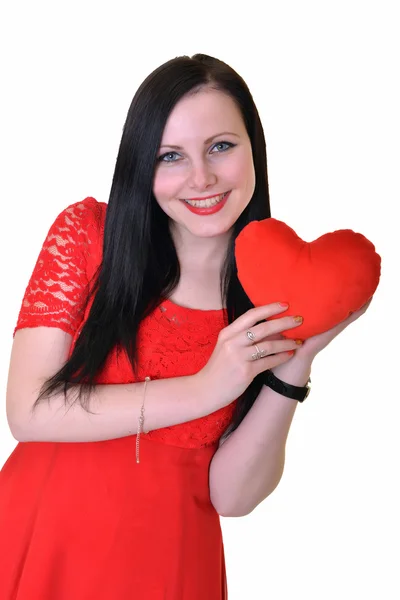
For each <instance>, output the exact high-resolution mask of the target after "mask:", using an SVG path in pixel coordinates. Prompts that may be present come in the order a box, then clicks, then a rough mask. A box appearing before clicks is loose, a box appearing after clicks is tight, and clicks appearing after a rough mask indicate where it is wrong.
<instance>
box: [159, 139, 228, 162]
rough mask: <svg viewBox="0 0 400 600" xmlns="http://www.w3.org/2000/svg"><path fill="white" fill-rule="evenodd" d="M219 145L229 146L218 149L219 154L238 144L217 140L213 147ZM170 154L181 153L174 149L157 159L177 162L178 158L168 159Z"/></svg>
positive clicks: (176, 154)
mask: <svg viewBox="0 0 400 600" xmlns="http://www.w3.org/2000/svg"><path fill="white" fill-rule="evenodd" d="M217 146H227V148H222V150H218V151H217V154H219V153H221V152H226V150H229V148H234V146H236V144H232V143H231V142H217V143H216V144H214V146H213V148H216V147H217ZM214 154H215V153H214ZM168 156H179V154H178V153H177V152H172V151H171V152H165V154H162V155H161V156H159V157H158V158H157V161H158V162H165V163H173V162H177V161H176V160H166V158H167V157H168Z"/></svg>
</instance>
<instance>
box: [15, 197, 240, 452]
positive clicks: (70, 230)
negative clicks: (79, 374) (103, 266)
mask: <svg viewBox="0 0 400 600" xmlns="http://www.w3.org/2000/svg"><path fill="white" fill-rule="evenodd" d="M106 207H107V205H106V204H104V203H99V202H97V201H96V200H95V199H94V198H92V197H88V198H85V200H83V201H82V202H77V203H75V204H72V205H70V206H68V207H67V208H66V209H65V210H63V211H62V212H61V213H60V214H59V215H58V217H57V218H56V220H55V221H54V223H53V225H52V226H51V227H50V230H49V232H48V234H47V236H46V239H45V241H44V243H43V246H42V249H41V251H40V253H39V257H38V259H37V262H36V265H35V268H34V270H33V273H32V275H31V278H30V280H29V283H28V286H27V288H26V291H25V295H24V298H23V301H22V306H21V309H20V312H19V315H18V320H17V325H16V327H15V330H14V334H15V332H16V331H17V330H18V329H21V328H23V327H38V326H47V327H58V328H60V329H62V330H63V331H65V332H67V333H69V334H71V335H72V336H73V342H72V347H71V351H72V348H73V344H74V343H75V341H76V339H77V337H78V336H79V333H80V329H81V327H82V324H83V322H84V319H85V318H86V317H87V315H88V311H89V309H90V304H88V305H87V302H86V298H87V293H88V290H89V282H90V280H91V277H92V276H93V274H94V272H95V270H96V268H97V266H98V265H99V264H100V262H101V258H102V256H101V253H102V235H103V232H104V220H105V214H106ZM226 324H227V322H226V314H225V311H223V310H206V311H203V310H198V309H191V308H185V307H182V306H178V305H176V304H174V303H173V302H171V301H170V300H165V301H164V302H162V303H161V304H160V305H159V306H158V308H156V309H155V310H154V311H153V313H152V314H151V315H149V316H148V317H146V318H145V319H144V320H143V322H142V323H141V326H140V328H139V332H138V342H137V343H138V355H139V369H138V378H137V379H135V377H134V375H133V372H132V368H131V365H130V363H129V361H128V358H127V357H126V355H125V353H121V352H118V351H117V350H113V351H112V352H110V355H109V357H108V359H107V362H106V364H105V366H104V368H103V369H102V371H101V372H100V373H99V374H98V377H97V379H96V381H97V383H98V384H110V383H133V382H135V381H144V379H145V377H151V379H152V380H154V379H163V378H168V377H182V376H185V375H193V374H195V373H197V372H198V371H199V370H201V369H202V368H203V367H204V365H205V364H206V363H207V361H208V359H209V357H210V356H211V354H212V351H213V349H214V347H215V344H216V342H217V338H218V333H219V331H220V330H221V329H222V328H223V327H225V326H226ZM149 385H151V382H150V384H149ZM235 404H236V400H235V401H234V402H232V403H231V404H230V405H228V406H226V407H224V408H222V409H219V410H217V411H216V412H214V413H212V414H210V415H207V416H205V417H202V418H200V419H195V420H192V421H188V422H186V423H181V424H178V425H173V426H171V427H165V428H162V429H157V430H153V431H150V432H148V433H143V434H141V436H145V437H147V438H149V439H153V440H154V441H160V442H162V443H165V444H171V445H176V446H180V447H184V448H201V447H205V446H209V445H213V444H215V443H216V442H217V441H218V439H219V438H220V437H221V435H222V434H223V433H224V431H225V430H226V428H227V427H228V425H229V423H230V421H231V418H232V415H233V411H234V408H235ZM144 431H146V414H145V420H144Z"/></svg>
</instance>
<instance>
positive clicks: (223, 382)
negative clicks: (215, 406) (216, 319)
mask: <svg viewBox="0 0 400 600" xmlns="http://www.w3.org/2000/svg"><path fill="white" fill-rule="evenodd" d="M287 308H288V307H287V305H281V304H279V303H278V302H275V303H273V304H268V305H266V306H260V307H257V308H251V309H250V310H248V311H247V312H245V313H244V314H243V315H241V316H240V317H238V318H237V319H236V320H235V321H234V322H233V323H231V324H230V325H228V326H227V327H225V328H224V329H222V330H221V331H220V333H219V336H218V341H217V344H216V346H215V348H214V351H213V353H212V355H211V357H210V358H209V360H208V362H207V364H206V365H205V367H203V369H201V370H200V371H199V372H198V373H197V374H196V375H195V377H196V378H197V380H198V381H199V382H200V385H202V386H205V389H206V390H208V393H211V394H213V395H217V397H218V399H219V400H220V402H221V407H222V406H226V405H228V404H230V403H231V402H233V401H234V400H235V399H236V398H238V397H239V396H240V395H241V394H243V392H244V391H245V390H246V388H247V387H248V386H249V385H250V383H251V382H252V381H253V379H254V378H255V377H256V376H257V375H258V374H259V373H261V372H263V371H266V370H267V369H272V368H274V367H277V366H278V365H281V364H283V363H285V362H287V361H288V360H290V358H291V357H292V356H293V352H291V351H293V350H296V349H297V348H299V344H297V343H296V341H295V340H289V339H284V338H282V336H279V335H277V334H279V333H281V332H282V331H286V330H287V329H292V328H293V327H298V326H299V325H301V321H295V320H294V319H295V316H290V317H289V316H286V317H282V318H280V319H273V320H272V321H268V320H266V321H265V319H268V318H269V317H272V316H274V315H277V314H279V313H280V312H284V311H286V310H287ZM260 321H262V322H260ZM257 323H258V324H257ZM248 331H250V332H251V333H252V334H253V335H254V338H253V339H251V338H249V337H248V335H247V332H248ZM271 336H274V337H275V339H271ZM276 338H281V339H276ZM255 344H256V345H257V346H258V348H259V350H260V352H262V358H257V359H254V358H253V354H255V353H256V348H255Z"/></svg>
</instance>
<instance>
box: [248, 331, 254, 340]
mask: <svg viewBox="0 0 400 600" xmlns="http://www.w3.org/2000/svg"><path fill="white" fill-rule="evenodd" d="M246 333H247V337H248V338H249V340H255V339H256V336H255V335H254V333H253V332H252V331H247V332H246Z"/></svg>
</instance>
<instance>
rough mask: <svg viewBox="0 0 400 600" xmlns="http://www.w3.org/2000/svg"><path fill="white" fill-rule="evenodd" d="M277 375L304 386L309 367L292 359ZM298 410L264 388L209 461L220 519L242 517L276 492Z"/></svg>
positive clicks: (293, 404)
mask: <svg viewBox="0 0 400 600" xmlns="http://www.w3.org/2000/svg"><path fill="white" fill-rule="evenodd" d="M273 372H274V373H275V375H276V376H277V377H279V378H280V379H282V380H283V381H286V382H287V383H290V384H292V385H297V386H303V385H305V383H306V381H307V379H308V377H309V375H310V372H311V366H310V363H304V362H296V360H295V358H293V359H292V360H291V361H289V362H288V363H286V364H284V365H280V366H279V367H277V368H275V369H273ZM297 406H298V402H297V401H296V400H292V399H291V398H286V397H284V396H282V395H280V394H278V393H276V392H274V391H273V390H271V389H270V388H268V387H266V386H263V388H262V389H261V391H260V394H259V395H258V397H257V399H256V401H255V402H254V404H253V406H252V408H251V409H250V411H249V412H248V413H247V415H246V417H245V418H244V419H243V421H242V422H241V424H240V425H239V427H238V428H237V429H236V430H235V431H234V432H233V433H232V434H231V435H230V436H229V437H228V439H227V440H226V441H225V442H224V443H223V444H222V446H221V447H220V448H219V449H218V450H217V452H216V454H215V455H214V457H213V460H212V462H211V467H210V490H211V500H212V502H213V504H214V506H215V508H216V509H217V511H218V512H219V514H222V515H224V516H232V517H234V516H236V517H238V516H244V515H246V514H248V513H250V512H251V511H252V510H254V508H255V507H256V506H257V505H258V504H260V502H262V501H263V500H264V499H265V498H266V497H267V496H268V495H269V494H271V492H272V491H273V490H274V489H275V488H276V486H277V485H278V483H279V481H280V479H281V477H282V474H283V469H284V464H285V446H286V441H287V437H288V433H289V429H290V425H291V423H292V420H293V416H294V413H295V411H296V408H297Z"/></svg>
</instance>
